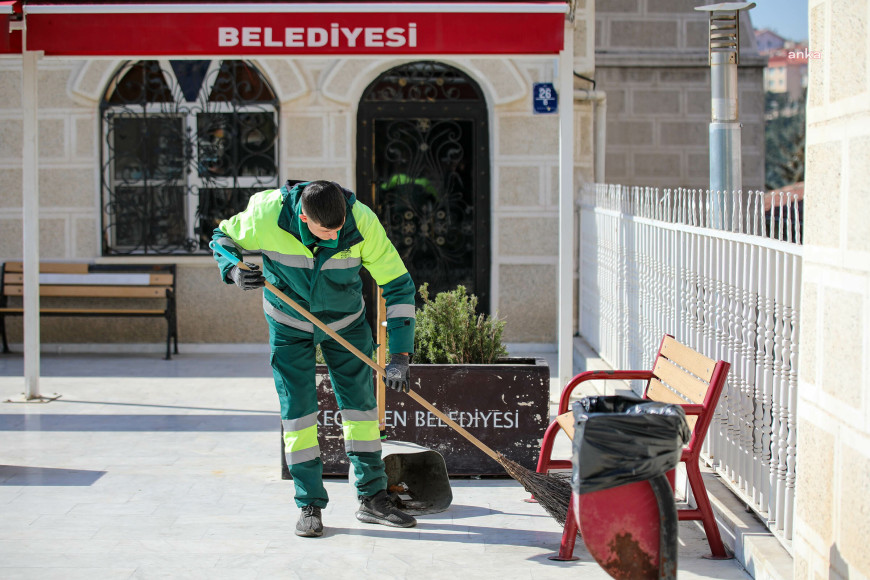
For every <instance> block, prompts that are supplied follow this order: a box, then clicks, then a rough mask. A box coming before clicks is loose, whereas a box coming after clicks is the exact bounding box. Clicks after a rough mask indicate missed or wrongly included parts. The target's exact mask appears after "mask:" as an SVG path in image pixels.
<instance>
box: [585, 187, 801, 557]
mask: <svg viewBox="0 0 870 580" xmlns="http://www.w3.org/2000/svg"><path fill="white" fill-rule="evenodd" d="M730 197H731V199H732V200H733V206H732V207H733V212H732V214H731V220H730V223H731V228H730V231H722V230H715V229H711V228H710V227H708V224H709V218H708V216H709V215H710V213H711V212H710V203H709V202H710V200H711V199H713V200H715V199H717V198H716V197H715V196H710V194H709V192H705V191H699V190H687V189H661V190H660V189H655V188H640V187H625V186H618V185H601V184H598V185H594V186H590V187H588V188H586V189H585V190H584V192H583V195H582V196H581V203H580V204H579V205H580V207H579V214H580V215H579V222H580V252H579V256H580V262H579V278H580V288H579V302H580V303H579V317H580V320H579V324H580V334H582V335H583V337H584V338H585V339H586V340H587V341H588V342H589V343H590V345H591V346H592V347H593V348H595V350H596V351H597V352H598V353H599V354H600V356H601V357H602V358H603V359H604V360H606V361H607V362H608V363H609V364H610V365H612V366H613V367H614V368H617V369H649V368H652V363H653V357H654V356H655V354H656V352H657V350H658V346H659V343H660V341H661V338H662V335H663V334H665V333H667V334H672V335H674V336H675V337H676V338H677V340H679V341H681V342H683V343H685V344H687V345H689V346H691V347H693V348H695V349H696V350H698V351H699V352H702V353H704V354H706V355H707V356H709V357H710V358H713V359H723V360H726V361H728V362H730V363H731V365H732V366H731V371H730V373H729V376H728V382H727V385H726V387H725V390H724V391H723V394H722V398H721V399H720V401H719V405H718V407H717V412H716V417H715V419H714V422H713V423H712V424H711V426H710V431H709V435H708V438H707V442H706V444H705V449H704V451H705V459H707V460H708V461H709V463H710V464H711V465H712V466H713V467H715V469H716V470H717V471H718V473H719V474H720V475H721V476H722V479H723V480H724V481H725V482H726V483H727V484H729V485H730V487H731V488H732V489H733V490H734V491H735V492H736V493H737V494H738V495H739V496H740V497H741V498H742V499H743V500H744V501H745V502H746V503H747V505H749V506H750V507H751V508H752V509H753V510H755V511H756V513H758V514H759V516H760V517H762V518H763V519H765V520H766V521H767V524H768V527H769V528H770V529H771V530H772V531H773V532H774V533H775V534H777V535H778V536H779V537H780V539H781V540H784V543H785V544H786V546H787V547H788V545H789V544H790V542H789V540H790V539H791V533H792V521H793V518H792V514H793V505H794V486H795V458H796V454H797V447H796V444H797V438H796V432H795V428H796V425H795V408H796V402H797V392H796V389H797V361H798V344H799V343H798V326H799V325H798V322H799V318H800V316H799V315H800V304H799V302H800V282H801V256H802V247H801V246H800V231H801V225H800V222H799V219H798V216H799V212H798V211H797V209H798V208H799V207H800V204H802V202H800V201H799V200H798V199H797V198H796V197H794V196H793V195H788V194H777V195H775V196H773V199H772V200H771V199H770V196H768V198H767V199H765V195H764V193H763V192H749V193H742V194H732V195H731V196H730ZM719 199H721V196H719ZM765 201H767V202H768V203H767V205H768V207H772V208H773V210H772V211H771V212H769V213H767V214H766V212H765ZM771 202H772V203H771ZM635 388H639V387H638V386H637V385H635Z"/></svg>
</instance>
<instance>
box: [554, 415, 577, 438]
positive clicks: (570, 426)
mask: <svg viewBox="0 0 870 580" xmlns="http://www.w3.org/2000/svg"><path fill="white" fill-rule="evenodd" d="M556 422H557V423H559V427H561V428H562V431H564V432H565V435H567V436H568V439H571V440H572V441H573V440H574V411H568V412H567V413H562V414H561V415H559V416H558V417H556Z"/></svg>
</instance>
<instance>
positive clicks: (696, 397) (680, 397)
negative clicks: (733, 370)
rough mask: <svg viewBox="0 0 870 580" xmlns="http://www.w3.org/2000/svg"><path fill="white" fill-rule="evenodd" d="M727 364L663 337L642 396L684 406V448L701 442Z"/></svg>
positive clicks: (723, 384) (728, 367) (695, 445)
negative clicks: (686, 428) (686, 441)
mask: <svg viewBox="0 0 870 580" xmlns="http://www.w3.org/2000/svg"><path fill="white" fill-rule="evenodd" d="M730 367H731V365H730V364H729V363H727V362H725V361H722V360H720V361H714V360H713V359H711V358H708V357H706V356H704V355H703V354H701V353H699V352H697V351H695V350H694V349H692V348H690V347H688V346H686V345H684V344H682V343H680V342H678V341H677V340H676V339H674V337H673V336H670V335H665V337H664V338H663V339H662V344H661V346H660V347H659V353H658V356H657V357H656V361H655V365H654V366H653V370H652V373H653V377H652V378H651V379H650V380H649V384H648V385H647V388H646V392H645V393H644V397H645V398H647V399H651V400H653V401H659V402H662V403H674V404H679V405H687V406H686V407H685V409H686V422H687V423H688V424H689V428H691V429H692V438H691V440H690V441H689V444H688V446H687V448H689V449H698V448H700V446H701V445H702V444H703V442H704V437H705V436H706V434H707V429H708V427H709V426H710V421H712V419H713V413H714V411H715V410H716V404H717V403H718V402H719V396H720V395H721V393H722V388H723V387H724V386H725V379H726V377H727V376H728V370H729V369H730Z"/></svg>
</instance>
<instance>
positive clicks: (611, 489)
mask: <svg viewBox="0 0 870 580" xmlns="http://www.w3.org/2000/svg"><path fill="white" fill-rule="evenodd" d="M560 425H561V426H562V428H564V429H565V431H566V433H567V434H568V436H569V437H570V438H571V440H572V449H573V455H572V458H571V465H572V470H573V478H572V488H573V493H572V495H571V502H570V506H569V509H568V517H567V519H566V522H565V529H564V532H563V534H562V543H561V546H560V548H559V553H558V555H556V556H554V557H552V558H551V559H553V560H571V559H574V558H573V552H574V543H575V541H576V539H577V531H578V528H579V531H580V535H581V537H582V538H583V542H584V543H585V544H586V548H587V549H588V550H589V553H590V554H591V555H592V557H593V558H595V561H596V562H598V564H599V565H600V566H601V567H602V568H603V569H604V570H605V571H606V572H607V573H608V574H610V576H612V577H613V578H617V579H626V580H628V579H631V580H635V579H657V578H658V579H674V578H676V574H677V534H678V525H679V518H678V516H677V505H676V502H675V501H674V493H673V488H672V486H671V482H670V480H669V479H668V473H669V472H672V471H673V469H674V467H676V465H677V463H678V462H679V459H680V453H681V448H682V446H683V445H685V444H686V442H687V441H688V440H689V436H690V431H689V428H688V426H687V424H686V415H685V412H684V411H683V409H682V408H680V407H679V406H678V405H672V404H666V403H660V402H655V401H645V400H643V399H638V398H635V397H623V396H610V397H584V398H583V399H581V400H580V401H578V402H577V403H574V405H573V412H572V413H566V414H564V415H561V416H559V417H558V418H557V420H556V423H554V425H552V426H551V428H559V426H560ZM546 439H547V438H546V436H545V440H546ZM539 467H540V465H539ZM539 471H540V469H539Z"/></svg>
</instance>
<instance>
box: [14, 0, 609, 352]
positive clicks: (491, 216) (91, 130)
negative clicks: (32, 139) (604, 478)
mask: <svg viewBox="0 0 870 580" xmlns="http://www.w3.org/2000/svg"><path fill="white" fill-rule="evenodd" d="M574 18H575V19H574V37H575V42H574V47H575V54H576V62H575V70H577V71H578V72H583V73H585V74H592V71H593V66H594V55H593V50H592V42H593V39H594V35H593V23H594V6H592V5H591V2H590V6H588V7H587V6H586V5H585V3H584V2H579V3H577V6H576V10H575V13H574ZM428 60H435V61H437V62H439V63H441V64H443V65H445V66H447V67H449V68H451V69H452V70H455V71H458V72H459V73H460V74H462V75H464V76H465V77H467V78H468V79H471V81H472V82H473V83H474V84H476V85H477V86H478V87H479V88H480V91H481V93H482V95H483V100H484V102H485V107H486V114H485V116H484V119H483V122H484V123H486V125H487V129H488V135H489V138H488V139H489V140H488V143H486V146H487V148H488V152H489V153H488V156H487V158H486V159H485V164H486V167H485V168H484V170H485V171H486V172H487V173H488V175H489V191H488V192H487V194H488V199H489V203H488V206H487V207H476V208H474V209H475V211H476V212H482V215H483V216H484V219H485V220H486V222H487V226H488V235H487V237H486V238H485V239H481V240H478V243H479V244H485V245H487V246H488V249H489V263H488V264H487V266H488V274H487V277H488V286H489V288H488V294H489V296H488V298H489V299H488V303H489V306H488V311H489V312H491V313H497V315H498V316H499V317H500V318H503V319H504V320H506V321H507V324H506V328H505V339H506V340H507V341H509V342H519V343H553V342H555V340H556V328H557V324H556V318H557V290H556V289H557V272H558V264H557V262H558V245H557V243H558V240H557V237H558V211H559V209H558V198H559V181H558V179H559V138H558V135H559V120H558V116H557V115H546V114H543V115H542V114H535V113H534V112H533V106H532V85H533V83H536V82H554V83H555V82H556V78H555V74H556V62H557V59H556V58H555V57H550V56H540V57H536V56H530V57H520V58H496V57H491V58H487V57H481V58H455V57H445V58H439V57H435V58H434V59H428ZM412 61H413V59H395V58H381V57H373V58H354V59H341V58H312V57H307V58H297V59H293V58H278V57H268V58H261V59H252V60H251V61H250V62H251V64H252V65H253V66H254V67H255V68H256V69H257V70H259V72H260V73H261V74H262V75H263V77H264V78H265V79H266V81H267V82H268V84H269V85H270V86H271V88H272V90H273V91H274V93H275V96H276V98H277V102H278V110H279V111H280V112H279V141H278V142H279V151H278V171H279V175H280V181H281V182H282V183H283V180H285V179H299V178H301V179H319V178H322V179H331V180H335V181H338V182H340V183H342V184H345V185H347V186H349V187H350V188H352V189H357V188H359V187H366V186H364V185H361V184H358V183H357V177H358V174H359V172H358V167H357V165H358V163H359V158H360V155H359V151H358V132H359V125H358V111H359V106H360V100H361V98H362V96H363V94H364V92H365V90H366V88H367V87H369V86H370V85H371V83H372V82H373V81H374V80H375V79H377V78H379V75H383V74H384V73H385V72H386V71H390V70H391V69H394V68H396V67H401V66H403V65H405V64H407V63H408V62H412ZM125 64H126V63H125V61H121V60H111V59H48V58H46V59H42V60H41V61H40V63H39V79H38V94H39V103H38V111H39V120H38V123H39V163H40V173H39V190H40V257H41V259H42V260H58V261H97V262H103V263H112V262H129V261H131V260H132V261H136V262H146V263H166V262H171V263H175V264H177V265H178V277H177V283H178V292H177V296H178V311H179V320H178V324H179V342H180V347H181V352H182V353H183V352H185V351H186V352H192V351H195V350H196V349H198V348H199V349H205V350H208V349H209V348H210V347H209V345H214V344H225V345H226V344H232V345H234V346H233V348H239V346H238V345H250V346H249V348H252V349H255V348H265V346H264V345H265V343H266V341H267V335H266V326H265V325H264V324H263V320H262V316H263V315H262V306H261V302H260V298H259V297H258V296H255V295H254V294H256V293H243V292H239V291H238V289H237V288H234V287H231V286H227V285H224V284H223V283H221V282H220V280H219V279H218V274H217V269H216V266H215V264H214V261H213V259H212V258H211V257H210V256H209V255H208V252H207V251H202V249H200V250H199V251H198V252H196V253H194V254H193V255H184V254H183V253H175V254H172V255H146V256H135V255H133V256H124V257H117V256H110V255H104V254H105V251H104V230H105V226H104V220H105V219H106V216H105V213H104V209H105V199H104V197H103V192H102V191H101V178H102V172H103V169H102V167H103V164H104V163H105V156H106V154H107V153H106V151H105V147H106V145H105V144H106V142H107V140H106V135H105V125H104V121H103V119H102V118H101V109H100V105H101V102H102V101H104V99H105V97H106V95H107V91H109V90H110V89H111V87H110V86H109V84H110V83H111V79H112V78H113V75H115V74H116V72H117V71H118V70H120V69H121V68H122V67H123V66H125ZM20 95H21V60H20V58H16V57H7V58H4V59H0V96H2V97H3V98H2V100H0V261H7V260H20V259H21V257H22V199H21V189H22V150H21V137H22V107H21V104H20V102H21V97H20ZM563 102H564V101H563ZM587 124H591V108H590V107H589V106H588V105H578V108H577V112H576V115H575V126H576V132H575V134H576V141H577V145H576V146H575V169H576V171H575V173H577V174H578V176H579V175H582V174H584V172H588V170H589V169H590V168H591V167H592V159H593V151H592V148H591V130H590V128H589V127H587ZM357 191H359V190H358V189H357ZM255 261H256V260H255ZM424 281H425V280H418V281H416V282H417V283H418V285H419V284H422V282H424ZM7 327H8V331H9V336H10V341H11V342H12V343H13V345H15V344H20V343H21V340H22V337H21V320H20V318H18V319H10V320H9V321H8V325H7ZM41 328H42V331H41V342H42V343H43V344H44V345H46V346H47V348H49V349H50V348H52V346H51V345H78V346H79V347H80V348H83V349H87V348H93V346H92V345H95V344H96V345H107V344H110V343H128V344H129V343H134V344H137V345H150V346H149V348H150V347H153V349H154V351H155V352H160V349H161V348H162V347H161V346H160V345H161V343H162V341H163V339H164V336H165V335H164V333H165V327H164V326H163V325H162V324H160V322H158V321H155V320H148V319H141V320H124V321H121V322H119V321H118V320H117V319H99V318H91V319H85V320H84V321H83V319H76V318H46V319H43V320H42V322H41ZM88 345H91V346H90V347H89V346H88ZM97 348H103V347H100V346H98V347H97ZM137 348H138V347H137ZM143 348H145V346H143Z"/></svg>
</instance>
